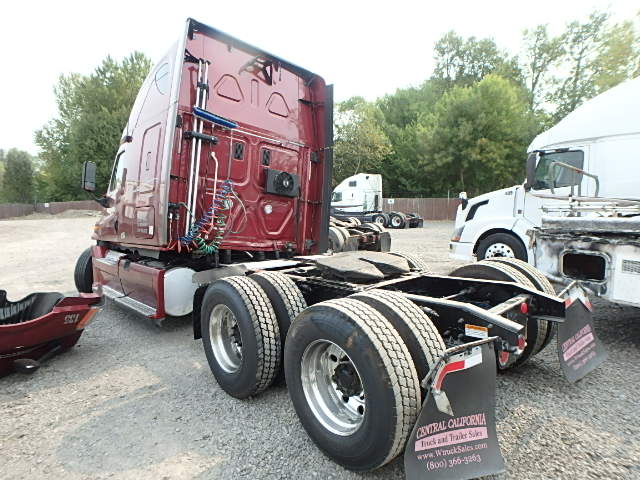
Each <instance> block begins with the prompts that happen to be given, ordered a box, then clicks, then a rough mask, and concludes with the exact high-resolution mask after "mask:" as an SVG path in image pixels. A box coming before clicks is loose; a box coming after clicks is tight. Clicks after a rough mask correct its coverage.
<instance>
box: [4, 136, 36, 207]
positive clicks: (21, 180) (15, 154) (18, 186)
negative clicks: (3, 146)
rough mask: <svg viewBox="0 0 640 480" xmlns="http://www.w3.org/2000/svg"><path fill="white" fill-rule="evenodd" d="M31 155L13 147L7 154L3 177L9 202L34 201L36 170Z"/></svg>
mask: <svg viewBox="0 0 640 480" xmlns="http://www.w3.org/2000/svg"><path fill="white" fill-rule="evenodd" d="M31 161H32V159H31V155H29V154H28V153H27V152H24V151H22V150H17V149H15V148H12V149H11V150H9V151H8V152H7V153H6V156H5V163H6V166H5V169H4V175H3V178H2V193H3V196H4V199H5V201H7V202H9V203H31V202H33V201H34V172H33V165H32V163H31Z"/></svg>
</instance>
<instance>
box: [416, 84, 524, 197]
mask: <svg viewBox="0 0 640 480" xmlns="http://www.w3.org/2000/svg"><path fill="white" fill-rule="evenodd" d="M535 132H536V121H535V118H534V117H533V116H532V115H531V114H530V111H529V107H528V99H527V96H526V94H525V93H524V91H523V89H522V88H520V87H518V86H517V85H514V84H513V83H512V82H510V81H509V80H507V79H504V78H501V77H499V76H497V75H488V76H486V77H485V78H484V79H483V80H482V81H481V82H479V83H477V84H476V85H474V86H472V87H454V88H453V89H451V90H450V91H449V92H447V93H445V94H444V96H443V97H442V99H441V100H440V101H439V102H438V104H437V105H436V107H435V109H434V111H433V112H431V113H428V114H426V115H425V116H424V117H423V118H422V120H421V121H420V124H419V126H418V131H417V140H418V142H420V144H421V148H420V149H419V150H421V151H422V154H421V155H420V156H419V157H418V159H417V160H418V164H419V170H418V171H420V172H421V176H422V178H423V179H424V181H425V188H426V189H428V191H430V192H433V193H434V194H437V195H442V194H443V192H446V191H447V190H450V189H452V190H454V191H456V190H466V191H467V192H469V193H470V194H473V195H475V194H478V193H482V192H486V191H489V190H493V189H496V188H501V187H505V186H508V185H513V184H514V183H516V182H519V181H521V180H522V176H523V171H524V162H523V156H524V153H525V151H526V147H527V145H528V143H529V142H530V141H531V139H532V138H533V136H534V135H535Z"/></svg>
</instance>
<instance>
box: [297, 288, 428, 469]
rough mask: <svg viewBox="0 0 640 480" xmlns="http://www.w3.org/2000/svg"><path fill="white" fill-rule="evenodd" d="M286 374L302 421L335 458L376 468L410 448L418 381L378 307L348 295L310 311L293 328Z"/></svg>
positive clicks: (348, 465) (349, 465)
mask: <svg viewBox="0 0 640 480" xmlns="http://www.w3.org/2000/svg"><path fill="white" fill-rule="evenodd" d="M285 372H286V378H287V385H288V387H289V394H290V396H291V400H292V403H293V406H294V408H295V410H296V413H297V414H298V418H299V419H300V421H301V423H302V425H303V426H304V428H305V429H306V431H307V433H308V434H309V436H310V437H311V439H312V440H313V441H314V443H315V444H316V445H317V446H318V447H319V448H320V449H321V450H322V451H323V452H324V453H325V454H326V455H327V456H329V457H330V458H331V459H333V460H334V461H335V462H337V463H339V464H341V465H343V466H344V467H346V468H349V469H351V470H357V471H367V470H374V469H376V468H378V467H381V466H382V465H384V464H386V463H388V462H390V461H391V460H392V459H393V458H395V457H396V456H397V455H398V454H399V453H400V452H401V451H402V449H403V448H404V445H405V443H406V441H407V438H408V436H409V435H410V433H411V429H412V428H413V424H414V422H415V421H416V418H417V415H418V409H419V408H420V386H419V382H418V377H417V375H416V371H415V368H414V366H413V361H412V359H411V355H410V354H409V351H408V350H407V347H406V346H405V344H404V343H403V341H402V338H401V337H400V335H399V334H398V332H396V330H395V329H394V328H393V326H392V325H391V324H390V323H389V322H388V321H387V320H386V319H385V318H384V317H383V316H382V315H381V314H380V313H379V312H378V311H376V310H375V309H374V308H372V307H370V306H369V305H367V304H365V303H362V302H360V301H358V300H354V299H352V298H343V299H339V300H330V301H326V302H321V303H317V304H315V305H313V306H311V307H309V308H307V309H306V310H304V311H303V312H302V313H301V314H300V315H299V316H298V317H297V318H296V320H295V321H294V322H293V324H292V325H291V328H290V330H289V335H288V338H287V344H286V347H285Z"/></svg>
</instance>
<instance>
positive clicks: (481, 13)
mask: <svg viewBox="0 0 640 480" xmlns="http://www.w3.org/2000/svg"><path fill="white" fill-rule="evenodd" d="M595 8H599V9H607V8H608V9H609V11H610V12H611V13H612V15H613V18H614V20H622V19H627V18H631V17H633V16H634V15H635V14H636V13H637V12H638V11H639V10H640V3H638V2H637V0H636V1H630V0H610V1H600V2H598V1H595V0H535V1H522V0H507V1H502V0H483V1H479V0H476V1H468V0H440V1H438V2H433V1H430V0H423V1H406V0H395V1H384V2H382V1H376V0H370V1H360V0H342V1H333V0H323V1H316V2H306V1H301V0H298V1H295V0H293V1H290V0H283V1H278V0H271V1H264V0H262V1H254V0H243V1H227V2H220V1H218V2H214V1H209V2H207V1H202V0H200V1H197V0H192V1H190V2H177V1H175V0H174V1H172V2H168V1H167V2H165V1H164V0H155V1H142V0H129V1H120V0H110V1H99V2H93V1H87V0H85V1H82V2H80V1H70V0H57V1H31V0H21V1H18V2H4V3H3V5H2V7H1V15H0V65H2V69H1V71H0V106H1V109H0V113H1V114H0V148H2V149H9V148H19V149H22V150H26V151H28V152H29V153H31V154H33V155H37V153H38V147H37V146H36V145H35V143H34V141H33V134H34V131H35V130H37V129H38V128H40V127H42V126H43V125H44V124H45V123H46V122H47V121H48V120H50V119H52V118H54V117H55V116H56V114H57V109H56V104H55V97H54V93H53V87H54V85H55V84H56V82H57V79H58V78H59V76H60V75H62V74H67V73H70V72H76V73H81V74H88V73H90V72H91V71H93V70H94V69H95V67H96V66H98V65H99V64H100V63H101V61H102V59H103V58H105V57H106V56H107V55H111V56H112V57H115V58H117V59H120V58H122V57H125V56H127V55H128V54H129V53H131V52H132V51H134V50H139V51H142V52H144V53H145V54H147V55H148V56H149V57H150V58H152V59H153V60H154V61H156V60H158V59H160V58H161V57H162V55H163V53H164V52H165V50H167V49H168V48H169V46H170V45H171V44H172V43H173V42H174V41H176V40H177V39H178V38H179V36H180V35H181V34H182V31H183V28H184V21H185V20H186V18H187V17H193V18H195V19H196V20H199V21H201V22H203V23H206V24H208V25H211V26H212V27H215V28H217V29H219V30H222V31H224V32H226V33H229V34H231V35H233V36H235V37H238V38H240V39H241V40H244V41H246V42H248V43H250V44H253V45H255V46H257V47H260V48H262V49H263V50H266V51H268V52H271V53H273V54H275V55H278V56H279V57H282V58H284V59H286V60H288V61H290V62H293V63H295V64H298V65H300V66H302V67H304V68H306V69H308V70H311V71H313V72H315V73H318V74H319V75H321V76H322V77H324V79H325V80H326V81H327V83H333V84H334V85H335V98H336V100H337V101H340V100H344V99H346V98H349V97H351V96H354V95H361V96H364V97H365V98H367V99H369V100H373V99H375V98H377V97H379V96H382V95H384V94H386V93H393V92H394V91H395V90H396V88H401V87H407V86H410V85H419V84H420V83H422V82H423V81H424V80H425V79H426V78H428V77H429V76H430V74H431V72H432V70H433V67H434V61H433V45H434V43H435V42H436V41H437V40H438V39H439V38H440V37H441V36H442V35H444V34H445V33H446V32H448V31H449V30H455V31H456V32H457V33H458V34H460V35H462V36H464V37H467V36H476V37H479V38H485V37H491V38H493V39H494V40H495V41H496V43H497V44H498V46H499V47H501V48H503V49H506V50H508V51H510V52H511V53H517V52H518V51H519V50H520V48H521V40H522V31H523V30H524V29H526V28H532V27H535V26H536V25H538V24H548V25H549V28H550V30H551V32H552V33H559V32H561V31H562V30H563V29H564V26H565V24H566V23H568V22H570V21H572V20H575V19H585V18H586V17H588V15H589V13H590V12H592V11H593V10H594V9H595Z"/></svg>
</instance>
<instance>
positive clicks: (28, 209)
mask: <svg viewBox="0 0 640 480" xmlns="http://www.w3.org/2000/svg"><path fill="white" fill-rule="evenodd" d="M65 210H102V207H101V206H100V205H99V204H98V203H97V202H95V201H93V200H79V201H75V202H51V203H35V204H24V203H3V204H0V219H3V218H13V217H24V216H25V215H30V214H32V213H35V212H38V213H50V214H52V215H55V214H56V213H62V212H64V211H65Z"/></svg>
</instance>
